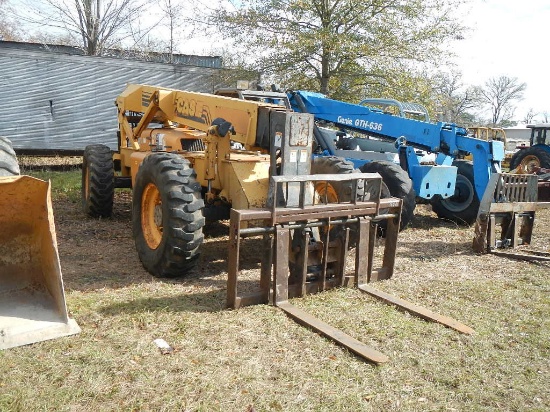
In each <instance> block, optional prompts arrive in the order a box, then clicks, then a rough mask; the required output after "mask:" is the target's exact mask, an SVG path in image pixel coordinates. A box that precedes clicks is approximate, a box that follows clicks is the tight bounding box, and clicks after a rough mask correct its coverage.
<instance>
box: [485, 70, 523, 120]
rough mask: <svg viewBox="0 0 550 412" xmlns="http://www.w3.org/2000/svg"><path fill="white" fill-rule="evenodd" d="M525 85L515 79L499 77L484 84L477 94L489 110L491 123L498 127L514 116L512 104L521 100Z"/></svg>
mask: <svg viewBox="0 0 550 412" xmlns="http://www.w3.org/2000/svg"><path fill="white" fill-rule="evenodd" d="M526 87H527V84H526V83H520V82H519V80H518V78H517V77H507V76H500V77H498V78H495V77H493V78H491V79H489V80H487V82H485V87H480V88H479V92H480V93H481V96H482V97H483V100H484V102H485V103H486V104H488V105H489V107H490V109H491V115H492V119H491V123H492V124H493V126H496V125H498V124H499V123H500V122H502V121H503V120H510V118H511V117H512V116H513V115H514V110H515V107H514V105H513V104H514V102H515V101H519V100H521V99H523V92H524V91H525V88H526Z"/></svg>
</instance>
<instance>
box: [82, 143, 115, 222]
mask: <svg viewBox="0 0 550 412" xmlns="http://www.w3.org/2000/svg"><path fill="white" fill-rule="evenodd" d="M114 176H115V171H114V166H113V156H112V155H111V149H110V148H109V147H107V146H105V145H101V144H96V145H91V146H86V149H84V157H83V159H82V208H83V209H84V213H86V214H88V215H90V216H92V217H109V216H111V214H112V213H113V198H114V194H115V180H114Z"/></svg>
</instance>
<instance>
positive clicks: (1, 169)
mask: <svg viewBox="0 0 550 412" xmlns="http://www.w3.org/2000/svg"><path fill="white" fill-rule="evenodd" d="M20 173H21V172H20V170H19V163H18V162H17V156H16V155H15V151H14V150H13V146H12V144H11V141H10V140H9V139H8V138H6V137H2V136H0V176H18V175H19V174H20Z"/></svg>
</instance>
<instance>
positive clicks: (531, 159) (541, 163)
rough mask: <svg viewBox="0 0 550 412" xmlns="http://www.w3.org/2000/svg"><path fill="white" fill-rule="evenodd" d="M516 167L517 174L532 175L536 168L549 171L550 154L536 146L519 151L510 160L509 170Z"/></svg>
mask: <svg viewBox="0 0 550 412" xmlns="http://www.w3.org/2000/svg"><path fill="white" fill-rule="evenodd" d="M518 167H519V170H518V171H519V173H534V172H535V171H536V170H535V168H537V167H543V168H545V169H550V153H549V152H547V151H546V150H544V149H543V148H542V147H537V146H535V147H528V148H527V149H521V150H519V151H518V152H516V153H514V156H513V157H512V160H510V170H514V169H517V168H518Z"/></svg>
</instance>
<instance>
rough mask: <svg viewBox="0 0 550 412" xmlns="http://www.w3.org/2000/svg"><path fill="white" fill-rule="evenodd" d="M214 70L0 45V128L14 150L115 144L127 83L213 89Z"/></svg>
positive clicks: (193, 89) (66, 148) (57, 148)
mask: <svg viewBox="0 0 550 412" xmlns="http://www.w3.org/2000/svg"><path fill="white" fill-rule="evenodd" d="M209 63H212V62H209ZM218 71H219V69H217V68H213V67H200V66H187V65H182V64H166V63H154V62H144V61H134V60H125V59H119V58H113V57H96V56H82V55H72V54H66V53H59V52H49V51H46V50H36V49H34V50H29V49H26V48H21V49H18V48H15V47H12V46H11V45H10V47H1V45H0V86H1V90H2V93H0V102H1V107H2V110H0V134H1V135H3V136H5V137H7V138H9V139H10V140H12V142H13V145H14V148H15V149H16V151H17V149H44V150H82V149H84V147H86V146H87V145H89V144H94V143H102V144H105V145H108V146H109V147H111V148H112V149H117V138H116V130H117V121H116V108H115V105H114V101H115V98H116V96H117V95H118V94H119V93H120V92H122V91H123V90H124V88H125V87H126V84H128V83H143V84H151V85H156V86H161V87H169V88H175V89H182V90H189V91H196V92H212V91H213V90H214V89H215V88H217V87H218V86H219V85H217V84H216V79H217V78H218V76H217V75H218Z"/></svg>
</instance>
